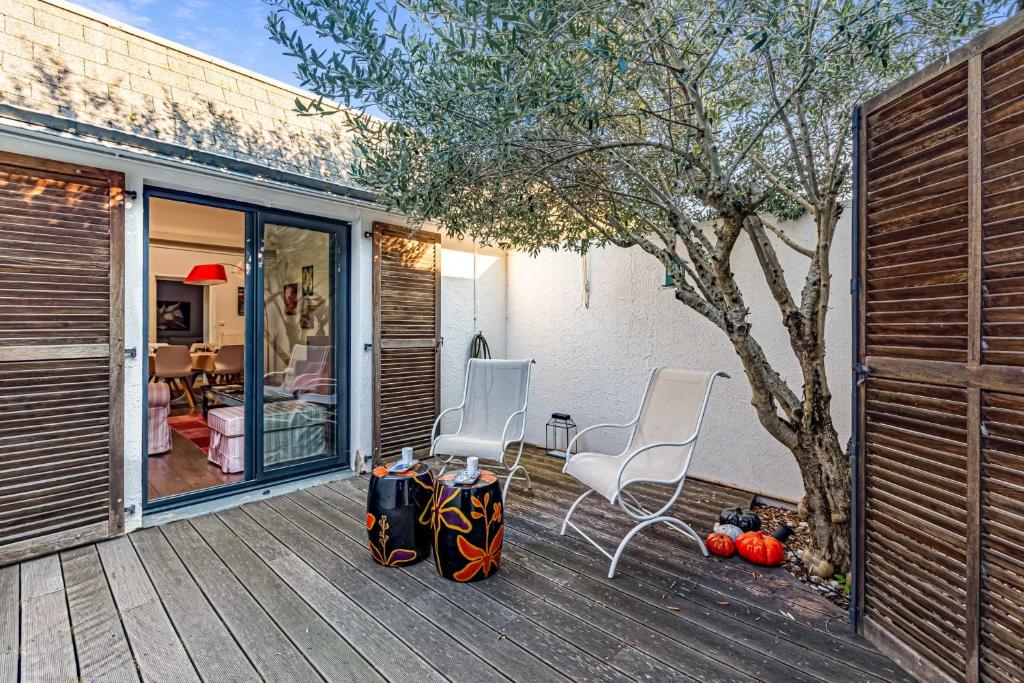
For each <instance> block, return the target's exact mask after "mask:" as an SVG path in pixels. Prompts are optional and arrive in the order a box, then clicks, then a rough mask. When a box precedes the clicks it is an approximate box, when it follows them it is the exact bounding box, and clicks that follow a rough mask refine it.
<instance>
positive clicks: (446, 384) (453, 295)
mask: <svg viewBox="0 0 1024 683" xmlns="http://www.w3.org/2000/svg"><path fill="white" fill-rule="evenodd" d="M506 288H507V271H506V256H505V254H504V252H501V251H498V250H497V249H489V248H478V249H474V247H473V243H472V242H471V241H469V240H453V239H449V238H447V237H445V238H443V239H442V241H441V335H442V336H443V337H444V345H443V346H442V347H441V409H442V410H443V409H445V408H448V407H450V406H453V405H457V404H458V403H460V402H461V401H462V393H463V389H464V385H465V381H466V361H467V360H469V347H470V343H471V342H472V340H473V336H474V335H475V334H476V333H477V332H483V334H484V337H486V339H487V343H488V345H489V346H490V348H491V355H492V356H493V357H494V358H505V357H506V351H507V349H506V346H505V336H506V333H507V328H506V322H507V305H506V298H505V295H506ZM449 417H450V418H451V420H448V418H449ZM445 419H446V420H448V422H447V423H446V424H445V425H443V428H444V429H446V430H450V429H453V428H454V427H455V423H456V421H457V419H458V418H457V417H456V416H455V415H449V416H446V418H445Z"/></svg>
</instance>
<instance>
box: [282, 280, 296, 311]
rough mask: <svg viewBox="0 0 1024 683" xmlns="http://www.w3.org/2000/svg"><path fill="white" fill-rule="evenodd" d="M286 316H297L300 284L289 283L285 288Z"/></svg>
mask: <svg viewBox="0 0 1024 683" xmlns="http://www.w3.org/2000/svg"><path fill="white" fill-rule="evenodd" d="M283 294H284V314H285V315H295V309H296V308H298V305H299V283H297V282H289V283H288V284H286V285H285V286H284V292H283Z"/></svg>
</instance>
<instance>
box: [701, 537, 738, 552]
mask: <svg viewBox="0 0 1024 683" xmlns="http://www.w3.org/2000/svg"><path fill="white" fill-rule="evenodd" d="M705 545H706V546H707V548H708V550H710V551H711V552H713V553H714V554H715V555H719V556H721V557H732V554H733V553H734V552H736V544H735V543H733V540H732V539H731V538H729V537H728V536H727V535H726V534H719V533H714V534H711V535H710V536H708V541H707V543H706V544H705Z"/></svg>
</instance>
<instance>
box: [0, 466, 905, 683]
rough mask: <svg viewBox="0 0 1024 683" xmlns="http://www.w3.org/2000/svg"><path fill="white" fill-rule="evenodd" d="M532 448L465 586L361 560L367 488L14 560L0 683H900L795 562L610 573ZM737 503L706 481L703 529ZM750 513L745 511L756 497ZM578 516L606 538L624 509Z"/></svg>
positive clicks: (564, 483) (652, 537)
mask: <svg viewBox="0 0 1024 683" xmlns="http://www.w3.org/2000/svg"><path fill="white" fill-rule="evenodd" d="M557 465H558V463H557V461H554V460H551V459H546V458H545V457H544V456H532V457H531V458H530V466H531V473H532V474H533V476H534V489H533V493H532V495H530V494H528V493H526V492H525V491H523V490H522V489H521V488H519V489H518V490H517V488H516V487H513V491H512V493H511V495H510V496H509V501H507V505H506V516H505V523H506V535H505V544H504V551H503V556H502V565H501V570H500V571H499V572H498V573H497V574H496V575H494V576H492V577H491V578H489V579H487V580H486V581H483V582H479V583H475V584H470V585H460V584H455V583H452V582H449V581H446V580H444V579H441V578H439V577H438V576H437V574H436V572H435V569H434V566H433V563H432V562H422V563H420V564H418V565H415V566H412V567H408V568H405V569H384V568H381V567H378V566H377V565H376V564H374V563H373V561H372V560H371V559H370V556H369V553H367V551H366V529H365V525H364V520H363V518H364V513H365V507H364V504H365V498H364V497H365V490H366V481H365V480H364V479H360V478H353V479H349V480H345V481H340V482H336V483H333V484H330V485H327V486H318V487H315V488H312V489H309V490H307V491H303V492H299V493H293V494H289V495H286V496H282V497H279V498H270V499H267V500H265V501H263V502H259V503H254V504H250V505H246V506H244V507H241V508H237V509H234V510H230V511H227V512H223V513H218V514H214V515H207V516H203V517H198V518H194V519H191V520H188V521H179V522H174V523H171V524H168V525H166V526H163V527H159V528H151V529H145V530H142V531H138V532H135V533H133V534H131V535H130V536H126V537H121V538H118V539H115V540H112V541H108V542H104V543H98V544H95V545H88V546H85V547H82V548H78V549H75V550H71V551H68V552H64V553H61V554H60V555H59V556H58V555H51V556H48V557H43V558H40V559H36V560H32V561H29V562H24V563H22V564H21V565H12V566H8V567H4V568H0V681H3V682H6V681H18V680H20V681H22V682H30V681H47V682H50V681H64V680H68V681H74V680H78V679H79V677H80V678H81V679H83V680H105V681H115V680H117V681H121V680H124V681H134V680H139V679H142V680H147V681H162V680H166V681H195V680H205V681H217V682H221V681H236V680H238V681H243V680H244V681H250V680H259V679H266V680H275V681H307V680H308V681H319V680H328V681H379V680H390V681H410V680H430V681H442V680H452V681H468V680H474V681H476V680H481V681H483V680H494V681H504V680H513V681H569V680H572V681H619V680H636V681H664V680H677V679H678V680H699V681H702V682H704V683H709V682H711V681H868V680H871V681H875V680H888V681H902V680H906V677H905V676H904V674H902V673H901V672H900V671H899V670H898V669H897V668H896V667H895V665H893V664H892V662H890V661H889V660H888V659H886V658H885V657H883V656H882V655H880V654H878V653H877V652H876V651H875V650H874V649H873V648H872V647H871V646H870V645H868V644H867V643H866V642H865V641H864V640H863V639H861V638H859V637H857V636H855V635H852V634H851V633H850V632H849V628H848V625H847V623H846V621H845V615H844V614H843V613H842V611H841V610H839V609H838V608H836V607H835V606H833V605H832V604H831V603H829V602H827V601H825V600H823V599H822V598H820V597H819V596H817V595H816V594H814V593H812V592H811V591H809V590H808V589H806V588H805V587H804V586H803V585H801V584H800V583H799V582H797V581H795V580H794V579H792V578H791V577H790V576H789V575H788V574H786V573H785V572H783V571H781V570H768V571H763V570H760V569H756V568H754V567H753V566H752V565H748V564H745V563H744V562H742V561H741V560H730V561H723V562H719V561H717V560H708V559H705V558H703V557H701V556H700V555H699V554H697V553H696V552H695V549H694V546H693V544H692V542H687V541H684V540H682V537H681V536H679V535H678V534H676V533H675V532H673V531H671V530H668V529H665V530H656V531H650V530H649V531H647V532H645V537H644V538H643V539H641V542H639V543H637V544H636V545H635V546H632V549H631V550H630V551H628V553H627V555H626V556H625V559H624V560H623V561H622V563H621V564H620V574H619V576H617V577H616V578H615V579H614V580H612V581H609V580H607V579H606V578H605V573H606V571H607V563H606V562H605V561H604V558H601V557H598V556H597V554H596V552H594V551H593V550H592V549H591V547H590V546H589V545H587V544H586V543H585V542H583V541H581V540H579V539H576V538H573V537H569V536H567V537H560V536H559V535H558V525H559V524H560V521H561V515H562V514H564V512H565V510H566V508H567V507H568V505H569V503H570V501H571V500H572V498H573V497H574V495H576V494H575V492H576V491H577V490H578V487H577V486H576V485H575V482H574V481H570V480H568V479H566V478H564V477H562V475H561V474H559V473H558V467H557ZM742 500H744V494H739V493H738V492H735V491H731V490H729V489H723V488H721V487H717V486H712V485H708V484H702V483H700V482H692V483H688V484H687V496H686V500H685V501H682V502H681V504H680V508H681V512H680V514H681V515H682V516H683V517H684V518H685V519H688V520H691V521H694V522H696V524H695V526H696V527H697V528H698V531H703V530H704V529H705V527H706V526H707V525H708V524H709V523H710V522H711V521H712V519H713V516H714V513H715V511H716V510H717V509H719V508H720V507H722V506H723V505H724V504H726V503H729V502H734V501H742ZM746 502H749V501H746ZM616 512H617V509H612V508H610V507H608V506H606V505H605V506H603V507H598V506H596V505H594V506H591V507H590V508H587V509H586V510H585V511H584V512H583V513H582V514H581V515H580V516H579V518H578V519H579V521H580V522H582V523H586V524H588V526H589V527H590V528H593V529H594V531H595V534H594V535H595V537H597V538H603V539H604V540H606V541H607V542H608V543H611V542H612V538H613V536H617V535H621V533H622V531H623V530H624V529H625V524H624V522H623V520H622V518H621V516H620V515H621V513H619V514H616Z"/></svg>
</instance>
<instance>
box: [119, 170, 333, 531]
mask: <svg viewBox="0 0 1024 683" xmlns="http://www.w3.org/2000/svg"><path fill="white" fill-rule="evenodd" d="M150 198H158V199H168V200H172V201H180V202H186V203H189V204H199V205H202V206H209V207H213V208H218V209H228V210H234V211H239V212H242V213H244V214H245V264H246V273H245V347H246V351H245V373H246V375H247V376H248V377H262V376H263V375H262V367H263V357H262V355H263V354H262V352H259V351H257V349H262V348H263V345H262V341H261V340H262V330H263V259H262V244H263V227H264V225H266V223H276V224H281V225H284V226H286V227H295V228H301V229H307V230H316V231H319V232H326V233H330V234H332V235H333V242H334V249H333V250H332V253H331V265H332V269H331V270H332V275H333V277H332V279H331V282H332V287H333V291H332V293H331V297H332V300H331V318H332V321H333V324H334V348H333V358H334V373H335V376H336V381H337V404H336V408H335V434H336V435H335V453H334V457H333V458H324V459H319V460H315V461H312V462H304V463H299V464H297V465H292V466H286V467H281V468H274V469H272V470H270V471H269V472H265V471H264V469H263V466H262V458H259V457H258V456H259V454H260V453H262V450H263V429H262V428H261V427H260V426H259V425H257V424H256V422H255V421H254V422H253V429H252V434H253V438H247V439H246V445H245V472H246V474H247V475H249V478H247V479H245V480H243V481H239V482H235V483H233V484H223V485H221V486H214V487H211V488H206V489H200V490H197V491H190V492H188V493H182V494H179V495H175V496H167V497H164V498H159V499H157V500H153V501H151V500H150V499H149V443H148V441H149V435H148V428H147V420H148V419H149V417H148V412H149V411H148V408H149V405H148V404H149V400H148V392H147V391H143V392H142V509H143V512H148V513H152V512H156V511H163V510H169V509H173V508H177V507H181V506H184V505H191V504H193V503H196V502H201V501H205V500H211V499H214V498H222V497H224V496H228V495H233V494H236V493H240V492H243V491H248V490H251V489H256V488H260V487H265V486H267V485H268V484H278V483H282V482H286V481H292V480H295V479H301V478H304V477H308V476H310V475H313V474H320V473H324V472H331V471H337V470H342V469H347V468H348V467H350V462H351V448H350V438H349V437H350V433H351V432H350V425H349V413H350V408H351V388H352V387H351V368H350V348H349V347H350V341H351V316H350V314H351V293H350V286H349V275H350V273H351V270H352V269H351V263H352V258H351V253H352V250H351V248H350V243H351V233H352V224H351V223H349V222H347V221H338V220H333V219H329V218H323V217H319V216H313V215H309V214H302V213H296V212H293V211H286V210H281V209H267V208H265V207H262V206H259V205H256V204H248V203H245V202H237V201H232V200H226V199H218V198H215V197H209V196H206V195H200V194H194V193H191V192H184V191H180V190H171V189H167V188H161V187H150V186H146V187H145V188H144V189H143V250H144V257H143V290H142V296H143V301H144V305H143V310H144V311H145V313H144V315H143V316H142V338H143V344H145V345H146V346H145V347H144V348H143V349H142V350H141V351H140V352H139V355H140V357H146V356H144V355H143V354H144V353H146V354H147V355H148V352H147V350H148V344H149V310H148V307H149V272H150V271H149V218H150V210H149V200H150ZM147 362H148V361H147ZM147 379H148V377H147ZM262 399H263V396H262V392H258V391H254V390H253V383H252V382H248V383H246V392H245V410H246V417H247V424H248V423H249V421H250V420H252V417H253V416H257V415H260V411H261V409H262V403H263V401H262Z"/></svg>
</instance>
